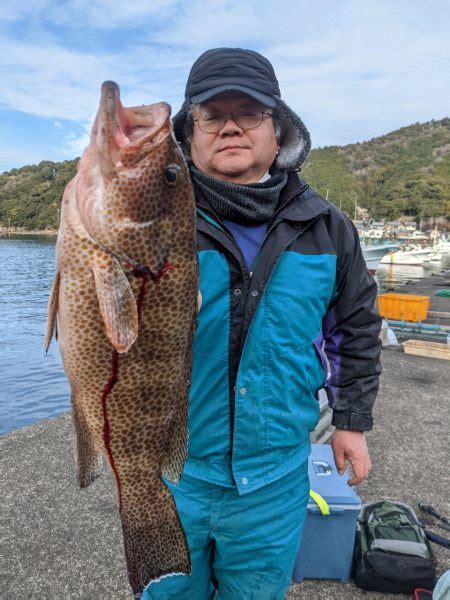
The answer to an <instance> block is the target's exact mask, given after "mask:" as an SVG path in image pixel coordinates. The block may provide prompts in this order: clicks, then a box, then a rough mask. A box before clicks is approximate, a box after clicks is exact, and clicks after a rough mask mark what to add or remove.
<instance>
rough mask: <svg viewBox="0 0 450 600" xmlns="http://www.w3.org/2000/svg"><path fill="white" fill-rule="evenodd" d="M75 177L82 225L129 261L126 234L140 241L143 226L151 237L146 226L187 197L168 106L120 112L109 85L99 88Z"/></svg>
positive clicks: (186, 180) (116, 95)
mask: <svg viewBox="0 0 450 600" xmlns="http://www.w3.org/2000/svg"><path fill="white" fill-rule="evenodd" d="M78 172H79V175H80V178H79V182H78V186H77V205H78V211H79V213H80V215H81V218H82V221H83V223H84V224H85V226H86V228H87V230H88V232H89V233H90V234H91V235H92V236H93V237H95V238H96V239H97V240H98V241H100V243H101V244H102V245H104V246H106V247H108V248H111V249H112V250H115V251H117V253H118V254H120V255H122V256H124V255H125V256H129V252H128V251H127V248H126V246H127V245H129V241H127V235H129V236H130V234H133V231H134V230H136V228H139V227H140V228H141V234H140V235H139V237H142V234H143V231H142V227H144V228H145V226H148V229H149V235H151V227H152V224H153V223H158V222H159V223H160V222H162V221H164V218H165V216H166V215H167V214H168V212H170V211H171V205H172V204H173V203H174V202H177V201H179V200H180V194H181V195H183V194H186V193H192V189H191V184H190V179H189V172H188V169H187V166H186V164H185V162H184V159H183V156H182V153H181V150H180V148H179V146H178V144H177V142H176V140H175V137H174V134H173V130H172V124H171V121H170V106H169V105H168V104H167V103H165V102H159V103H156V104H150V105H142V106H137V107H124V106H123V105H122V103H121V100H120V90H119V86H118V85H117V84H116V83H115V82H113V81H105V82H104V83H103V84H102V88H101V99H100V106H99V109H98V113H97V116H96V119H95V122H94V125H93V128H92V133H91V141H90V144H89V146H88V148H87V149H86V151H85V153H84V155H83V157H82V158H81V160H80V164H79V167H78ZM131 237H132V236H131ZM119 250H120V252H119ZM139 260H143V257H141V258H140V259H139Z"/></svg>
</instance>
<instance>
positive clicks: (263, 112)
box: [193, 109, 273, 134]
mask: <svg viewBox="0 0 450 600" xmlns="http://www.w3.org/2000/svg"><path fill="white" fill-rule="evenodd" d="M237 110H239V109H237ZM237 110H235V111H234V112H232V113H225V114H223V115H222V117H223V124H222V126H221V127H219V129H218V130H217V131H205V130H204V129H202V128H201V126H200V119H199V118H198V117H197V118H196V119H193V122H194V123H195V122H197V123H198V127H199V129H200V131H202V132H203V133H211V134H212V133H214V134H217V133H219V131H221V130H222V129H223V128H224V127H225V125H226V123H227V121H229V120H230V119H231V120H232V121H233V122H234V123H235V125H236V126H237V127H239V129H242V131H250V130H251V129H257V128H258V127H261V125H262V122H263V121H264V117H272V118H273V113H270V112H267V111H266V110H261V111H258V112H260V113H261V121H260V123H258V125H254V126H253V127H245V128H244V127H241V126H240V125H239V124H238V123H237V122H236V120H235V118H234V114H235V113H236V112H237Z"/></svg>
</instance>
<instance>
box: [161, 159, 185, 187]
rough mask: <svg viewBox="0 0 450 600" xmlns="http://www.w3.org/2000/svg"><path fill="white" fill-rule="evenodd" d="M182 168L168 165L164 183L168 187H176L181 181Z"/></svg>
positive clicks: (165, 170)
mask: <svg viewBox="0 0 450 600" xmlns="http://www.w3.org/2000/svg"><path fill="white" fill-rule="evenodd" d="M180 175H181V167H180V165H177V164H171V165H168V166H167V167H166V168H165V169H164V183H165V184H166V185H167V186H168V187H175V186H176V185H177V183H178V181H179V179H180Z"/></svg>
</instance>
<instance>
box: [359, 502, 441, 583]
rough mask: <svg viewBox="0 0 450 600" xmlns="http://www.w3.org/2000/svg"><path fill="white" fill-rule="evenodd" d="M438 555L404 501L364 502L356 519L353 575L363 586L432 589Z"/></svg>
mask: <svg viewBox="0 0 450 600" xmlns="http://www.w3.org/2000/svg"><path fill="white" fill-rule="evenodd" d="M435 563H436V559H435V557H434V554H433V551H432V550H431V547H430V544H429V542H428V540H427V538H426V536H425V533H424V531H423V529H422V527H421V525H420V523H419V521H418V519H417V517H416V515H415V513H414V511H413V510H412V509H411V508H410V507H409V506H407V505H406V504H403V503H401V502H394V501H392V500H383V501H381V502H374V503H373V504H364V505H363V507H362V508H361V513H360V515H359V518H358V522H357V529H356V543H355V552H354V557H353V571H352V576H353V579H354V581H355V583H356V585H357V586H358V587H360V588H362V589H364V590H371V591H378V592H390V593H394V594H413V593H414V590H415V589H416V588H425V589H428V590H432V589H433V588H434V585H435V583H436V568H435Z"/></svg>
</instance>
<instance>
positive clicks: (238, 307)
mask: <svg viewBox="0 0 450 600" xmlns="http://www.w3.org/2000/svg"><path fill="white" fill-rule="evenodd" d="M305 93H307V92H306V90H305ZM174 126H175V133H176V135H177V138H178V139H179V140H180V142H181V143H182V144H183V145H184V147H185V150H186V155H187V156H188V157H189V162H190V170H191V176H192V180H193V183H194V186H195V191H196V199H197V212H198V225H197V227H198V253H199V265H200V291H201V296H202V305H201V309H200V312H199V314H198V326H197V331H196V335H195V340H194V364H193V372H192V383H191V394H190V408H189V449H188V459H187V462H186V466H185V470H184V474H183V477H182V479H181V482H180V484H179V485H177V486H175V485H171V484H169V485H170V488H171V490H172V493H173V494H174V498H175V501H176V503H177V508H178V511H179V514H180V518H181V521H182V523H183V526H184V529H185V531H186V535H187V539H188V542H189V547H190V551H191V558H192V574H191V576H183V575H174V576H172V577H168V578H165V579H163V580H162V581H160V582H158V583H154V584H151V585H150V586H149V587H148V588H147V590H146V591H145V593H144V596H143V597H144V598H146V599H149V598H164V599H169V598H170V599H177V600H209V599H212V598H214V597H216V598H218V599H219V600H238V599H244V600H250V599H255V600H265V599H267V600H268V599H272V600H281V599H282V598H284V596H285V593H286V590H287V588H288V586H289V583H290V580H291V573H292V569H293V564H294V560H295V556H296V552H297V548H298V544H299V539H300V534H301V530H302V526H303V521H304V517H305V512H306V504H307V500H308V494H309V482H308V476H307V458H308V454H309V452H310V444H309V433H310V431H312V430H313V429H314V427H315V426H316V424H317V421H318V418H319V405H318V402H317V394H318V391H319V389H320V388H322V387H324V386H325V385H326V386H327V392H328V396H329V400H330V404H331V406H332V407H333V409H334V414H333V424H334V425H335V426H336V431H335V433H334V435H333V451H334V456H335V460H336V464H337V467H338V469H339V471H340V472H341V473H343V471H344V468H345V460H346V459H348V460H349V461H350V462H351V464H352V467H353V471H354V474H353V477H352V479H351V480H350V482H349V483H350V485H355V484H357V483H359V482H361V481H362V480H363V479H365V478H366V477H367V476H368V473H369V471H370V468H371V464H370V458H369V454H368V451H367V446H366V442H365V438H364V431H366V430H369V429H371V427H372V418H371V410H372V405H373V402H374V399H375V396H376V392H377V387H378V376H379V372H380V367H379V352H380V345H379V341H378V334H379V329H380V319H379V316H378V314H377V311H376V310H375V308H374V302H375V297H376V285H375V283H374V281H373V279H372V277H371V276H370V275H369V274H368V272H367V269H366V266H365V263H364V259H363V256H362V253H361V249H360V245H359V242H358V237H357V234H356V230H355V228H354V227H353V225H352V223H351V222H350V221H349V219H347V218H346V217H345V216H344V215H343V214H342V213H340V212H339V210H337V209H336V208H335V207H334V206H333V205H332V204H330V203H328V202H326V201H325V200H324V199H323V198H321V197H320V196H319V195H318V194H317V193H316V192H314V191H313V190H312V189H311V188H309V186H308V185H307V184H306V183H305V182H304V181H301V180H300V179H299V177H298V176H297V173H296V172H295V171H296V170H297V169H299V168H300V166H301V164H302V163H303V162H304V161H305V159H306V157H307V155H308V152H309V149H310V138H309V134H308V131H307V130H306V128H305V126H304V124H303V123H302V121H301V120H300V119H299V117H298V116H297V115H296V114H295V113H294V112H293V111H292V110H291V109H290V108H289V107H288V106H287V105H286V104H285V103H284V102H283V101H282V100H281V98H280V90H279V86H278V82H277V79H276V76H275V73H274V71H273V67H272V65H271V64H270V63H269V61H268V60H267V59H266V58H264V57H263V56H261V55H260V54H258V53H256V52H253V51H250V50H242V49H233V48H220V49H214V50H209V51H208V52H205V53H204V54H202V56H200V58H198V60H197V61H196V62H195V63H194V65H193V67H192V69H191V72H190V75H189V79H188V82H187V86H186V100H185V102H184V104H183V106H182V108H181V110H180V112H179V113H178V114H177V115H175V117H174ZM323 348H324V349H325V353H326V355H327V359H328V364H329V367H330V370H331V376H330V378H329V379H328V381H327V380H326V372H327V368H326V365H327V361H326V358H325V357H324V355H323Z"/></svg>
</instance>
